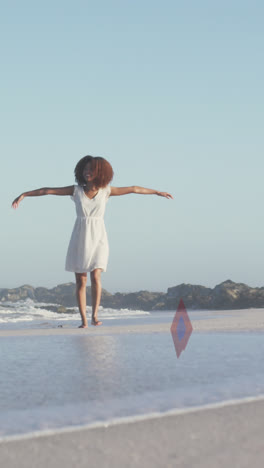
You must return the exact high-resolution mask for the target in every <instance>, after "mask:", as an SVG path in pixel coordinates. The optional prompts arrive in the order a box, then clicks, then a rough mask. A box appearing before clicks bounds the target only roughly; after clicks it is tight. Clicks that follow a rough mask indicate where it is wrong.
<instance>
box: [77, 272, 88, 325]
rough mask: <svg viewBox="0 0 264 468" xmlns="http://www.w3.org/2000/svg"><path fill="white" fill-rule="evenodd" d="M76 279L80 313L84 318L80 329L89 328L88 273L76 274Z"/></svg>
mask: <svg viewBox="0 0 264 468" xmlns="http://www.w3.org/2000/svg"><path fill="white" fill-rule="evenodd" d="M75 277H76V299H77V303H78V307H79V311H80V314H81V318H82V325H81V326H80V327H79V328H87V327H88V323H87V317H86V282H87V273H75Z"/></svg>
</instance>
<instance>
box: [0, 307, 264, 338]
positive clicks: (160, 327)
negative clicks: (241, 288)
mask: <svg viewBox="0 0 264 468" xmlns="http://www.w3.org/2000/svg"><path fill="white" fill-rule="evenodd" d="M203 314H204V312H203ZM208 316H209V318H206V317H205V318H204V319H203V320H199V319H195V318H193V319H192V320H191V323H192V327H193V332H210V331H213V332H228V331H230V332H242V331H245V332H250V331H251V332H256V331H260V332H263V331H264V310H263V309H245V310H241V309H240V310H237V311H221V316H220V317H219V316H217V315H216V316H215V317H212V313H209V312H208ZM58 321H59V318H58ZM109 322H110V321H109ZM109 322H108V323H107V325H106V326H104V324H103V325H100V326H99V327H93V326H91V325H90V324H89V325H88V328H87V329H81V328H77V327H76V328H74V327H72V326H71V325H69V324H68V323H65V324H63V326H61V325H57V326H56V324H55V326H56V327H55V326H54V327H47V328H28V329H22V328H21V329H15V328H14V329H2V330H1V329H0V337H5V336H6V337H9V336H27V335H29V336H33V335H43V336H49V335H75V334H77V335H80V334H86V335H87V334H91V333H92V334H94V333H96V334H98V335H105V334H122V333H166V332H170V326H171V323H168V322H164V323H162V322H161V323H157V324H155V323H150V324H147V323H142V324H132V323H130V324H128V325H116V324H115V322H114V321H113V322H112V323H109Z"/></svg>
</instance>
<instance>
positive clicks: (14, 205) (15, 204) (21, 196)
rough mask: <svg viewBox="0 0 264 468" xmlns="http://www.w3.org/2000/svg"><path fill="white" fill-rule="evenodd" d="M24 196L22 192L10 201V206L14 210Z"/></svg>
mask: <svg viewBox="0 0 264 468" xmlns="http://www.w3.org/2000/svg"><path fill="white" fill-rule="evenodd" d="M23 198H25V195H24V194H23V193H22V194H21V195H19V197H17V198H15V200H14V201H13V203H12V207H13V208H14V209H15V210H16V209H17V208H18V205H19V203H20V202H21V201H22V200H23Z"/></svg>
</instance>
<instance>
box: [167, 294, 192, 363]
mask: <svg viewBox="0 0 264 468" xmlns="http://www.w3.org/2000/svg"><path fill="white" fill-rule="evenodd" d="M170 331H171V335H172V339H173V343H174V348H175V351H176V354H177V357H180V354H181V352H182V351H183V350H184V349H185V348H186V346H187V343H188V341H189V338H190V336H191V334H192V331H193V327H192V324H191V321H190V319H189V316H188V314H187V310H186V309H185V305H184V303H183V300H182V299H181V300H180V302H179V305H178V309H177V311H176V314H175V316H174V319H173V321H172V324H171V328H170Z"/></svg>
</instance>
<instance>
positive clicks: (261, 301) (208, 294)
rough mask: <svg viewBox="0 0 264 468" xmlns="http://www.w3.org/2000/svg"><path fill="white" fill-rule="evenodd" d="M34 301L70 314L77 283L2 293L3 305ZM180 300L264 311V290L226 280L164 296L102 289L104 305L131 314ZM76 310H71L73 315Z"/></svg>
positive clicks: (194, 306)
mask: <svg viewBox="0 0 264 468" xmlns="http://www.w3.org/2000/svg"><path fill="white" fill-rule="evenodd" d="M27 298H30V299H32V300H34V301H36V302H44V303H47V304H48V303H53V304H57V305H55V306H46V307H45V306H41V307H42V308H44V309H45V308H48V309H49V310H52V311H54V312H57V313H69V312H70V310H69V309H66V307H67V308H69V307H76V306H77V301H76V285H75V283H66V284H60V285H58V286H56V287H54V288H51V289H47V288H43V287H38V288H33V287H32V286H30V285H23V286H21V287H19V288H14V289H5V288H1V289H0V302H2V303H3V302H5V301H10V302H17V301H20V300H24V299H27ZM86 299H87V305H90V306H91V305H92V298H91V287H90V286H87V289H86ZM180 299H182V300H183V302H184V304H185V306H186V308H187V310H188V309H189V310H195V309H206V310H212V309H217V310H222V309H243V308H250V307H252V308H254V307H264V288H263V287H262V288H250V287H249V286H247V285H246V284H244V283H234V282H233V281H231V280H226V281H224V282H223V283H220V284H218V285H216V286H215V287H214V288H207V287H205V286H201V285H192V284H185V283H182V284H179V285H178V286H173V287H170V288H168V289H167V293H164V292H152V291H146V290H141V291H138V292H128V293H120V292H116V293H115V294H111V293H109V292H108V291H106V290H105V289H102V296H101V304H100V305H102V306H103V307H110V308H113V309H121V308H128V309H131V310H136V309H140V310H146V311H151V310H176V309H177V307H178V305H179V302H180ZM75 312H76V310H74V309H71V312H70V313H75Z"/></svg>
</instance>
